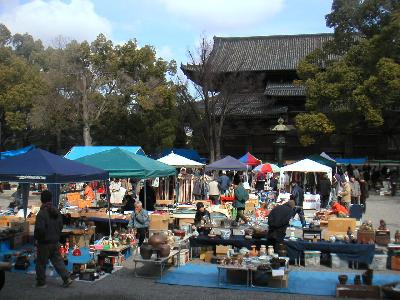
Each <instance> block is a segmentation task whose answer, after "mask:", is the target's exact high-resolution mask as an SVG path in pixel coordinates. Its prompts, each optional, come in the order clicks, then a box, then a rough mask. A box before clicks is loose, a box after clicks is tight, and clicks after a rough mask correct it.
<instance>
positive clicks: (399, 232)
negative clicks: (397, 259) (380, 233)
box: [394, 230, 400, 244]
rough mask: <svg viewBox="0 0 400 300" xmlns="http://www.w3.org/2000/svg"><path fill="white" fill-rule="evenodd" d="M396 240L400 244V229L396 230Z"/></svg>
mask: <svg viewBox="0 0 400 300" xmlns="http://www.w3.org/2000/svg"><path fill="white" fill-rule="evenodd" d="M394 242H395V243H396V244H400V231H399V230H396V233H395V235H394Z"/></svg>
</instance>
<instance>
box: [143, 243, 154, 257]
mask: <svg viewBox="0 0 400 300" xmlns="http://www.w3.org/2000/svg"><path fill="white" fill-rule="evenodd" d="M152 254H153V247H152V246H151V245H149V244H147V243H143V244H142V246H140V256H141V257H142V258H143V259H150V258H151V255H152Z"/></svg>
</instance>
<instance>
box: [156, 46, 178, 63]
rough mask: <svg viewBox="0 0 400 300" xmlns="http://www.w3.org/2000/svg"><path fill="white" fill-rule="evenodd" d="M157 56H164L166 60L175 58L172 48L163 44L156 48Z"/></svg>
mask: <svg viewBox="0 0 400 300" xmlns="http://www.w3.org/2000/svg"><path fill="white" fill-rule="evenodd" d="M156 53H157V57H160V58H163V59H165V60H171V59H173V56H174V55H173V53H172V48H171V47H170V46H162V47H161V48H156Z"/></svg>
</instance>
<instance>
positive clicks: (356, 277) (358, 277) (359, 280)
mask: <svg viewBox="0 0 400 300" xmlns="http://www.w3.org/2000/svg"><path fill="white" fill-rule="evenodd" d="M354 284H355V285H359V284H361V276H360V275H356V276H354Z"/></svg>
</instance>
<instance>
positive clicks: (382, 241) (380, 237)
mask: <svg viewBox="0 0 400 300" xmlns="http://www.w3.org/2000/svg"><path fill="white" fill-rule="evenodd" d="M375 243H376V244H378V245H379V246H387V245H388V244H389V243H390V231H389V230H377V231H376V232H375Z"/></svg>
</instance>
